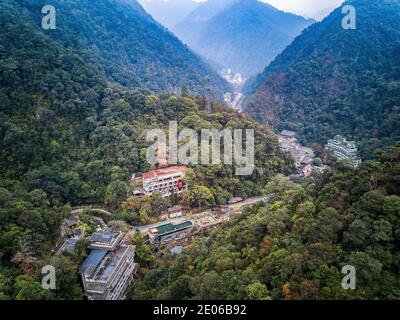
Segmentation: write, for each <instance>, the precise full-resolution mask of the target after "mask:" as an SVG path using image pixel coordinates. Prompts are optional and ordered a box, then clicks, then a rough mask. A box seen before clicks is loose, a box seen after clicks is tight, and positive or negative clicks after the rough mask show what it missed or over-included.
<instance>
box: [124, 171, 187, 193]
mask: <svg viewBox="0 0 400 320" xmlns="http://www.w3.org/2000/svg"><path fill="white" fill-rule="evenodd" d="M187 170H188V167H186V166H179V167H167V168H160V169H157V170H152V171H149V172H145V173H139V174H135V175H133V176H132V180H131V182H132V183H133V184H136V183H140V184H141V186H140V187H138V188H136V189H135V190H134V191H133V195H135V196H139V197H141V196H145V195H148V196H151V195H152V194H153V193H154V192H156V191H158V192H160V193H161V195H162V196H163V197H169V196H171V195H172V194H179V193H181V192H182V191H183V190H185V189H187V188H188V185H187V184H186V183H184V181H183V178H184V177H185V173H186V171H187Z"/></svg>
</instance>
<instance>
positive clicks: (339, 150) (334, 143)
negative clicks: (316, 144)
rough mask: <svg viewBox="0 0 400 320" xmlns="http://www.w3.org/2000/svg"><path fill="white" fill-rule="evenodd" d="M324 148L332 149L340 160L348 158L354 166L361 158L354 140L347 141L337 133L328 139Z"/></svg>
mask: <svg viewBox="0 0 400 320" xmlns="http://www.w3.org/2000/svg"><path fill="white" fill-rule="evenodd" d="M325 149H326V150H330V151H333V153H334V154H335V156H336V157H338V159H340V160H349V161H350V162H351V164H352V165H353V166H354V167H358V166H359V165H360V164H361V162H362V161H361V158H360V157H358V155H357V153H358V149H357V146H356V143H355V142H354V141H347V140H346V138H344V137H342V136H341V135H337V136H336V137H334V138H333V139H330V140H328V143H327V144H326V146H325Z"/></svg>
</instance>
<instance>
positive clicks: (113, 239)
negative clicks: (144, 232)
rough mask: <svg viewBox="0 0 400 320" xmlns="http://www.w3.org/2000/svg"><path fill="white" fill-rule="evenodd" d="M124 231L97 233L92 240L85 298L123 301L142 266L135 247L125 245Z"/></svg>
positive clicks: (83, 273)
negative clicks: (136, 260)
mask: <svg viewBox="0 0 400 320" xmlns="http://www.w3.org/2000/svg"><path fill="white" fill-rule="evenodd" d="M122 238H123V234H122V233H121V232H111V231H110V230H105V231H104V232H95V233H94V234H92V236H91V237H90V238H89V243H90V245H89V248H91V249H92V250H91V252H90V254H89V256H88V257H87V258H86V259H85V261H84V262H83V263H82V265H81V268H80V273H81V276H82V282H83V287H84V290H85V295H86V296H87V298H88V299H89V300H120V299H123V298H124V294H125V291H126V289H127V288H128V286H129V285H130V284H131V283H132V281H133V277H134V274H135V273H136V272H137V269H138V267H139V265H138V264H137V263H135V246H131V245H125V244H123V243H122V242H121V240H122Z"/></svg>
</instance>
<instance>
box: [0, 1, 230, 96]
mask: <svg viewBox="0 0 400 320" xmlns="http://www.w3.org/2000/svg"><path fill="white" fill-rule="evenodd" d="M2 5H3V8H6V9H5V10H6V11H5V12H4V15H5V16H7V15H18V16H19V17H20V19H21V20H24V22H25V23H27V24H31V25H32V26H34V27H35V28H36V30H37V31H38V32H41V33H42V34H43V35H44V36H46V37H47V38H49V39H52V40H53V41H55V42H57V44H59V45H61V46H63V47H65V48H68V49H71V50H73V51H74V52H75V53H77V54H79V56H80V57H81V58H82V59H84V60H85V61H88V62H90V63H91V64H93V65H95V66H96V67H97V68H98V69H99V71H101V72H103V73H105V74H106V76H107V79H108V80H109V81H111V82H117V83H120V84H122V85H124V86H128V87H140V88H147V89H149V90H152V91H155V92H163V91H172V90H173V89H175V88H179V89H180V88H181V87H183V86H185V87H187V88H188V89H189V90H192V91H193V92H194V93H198V94H204V90H205V89H204V87H205V84H206V80H205V78H206V77H207V76H210V78H211V82H212V84H213V87H214V88H215V92H213V94H214V95H215V97H216V98H217V97H218V98H220V97H222V94H223V93H224V92H225V91H227V90H228V88H229V86H228V85H227V84H226V83H225V81H224V80H222V79H221V78H220V77H219V76H218V75H217V74H216V73H215V72H214V71H213V70H212V69H211V68H210V67H209V66H208V65H206V64H205V63H204V62H203V61H201V59H200V58H199V57H198V56H197V55H196V54H194V53H193V52H191V51H190V50H189V49H188V48H187V47H186V46H184V45H183V44H182V43H181V42H180V41H179V40H178V39H177V38H176V37H175V36H174V35H173V34H172V33H170V32H169V31H168V30H167V29H165V28H164V27H162V26H161V25H160V24H159V23H158V22H156V21H155V20H154V19H153V18H152V17H151V16H150V15H149V14H147V13H146V12H145V11H144V9H143V8H142V7H141V6H140V4H139V3H138V2H137V1H136V0H99V1H91V0H71V1H61V0H51V1H41V0H21V1H14V0H6V1H2ZM44 5H53V6H54V7H55V8H56V10H57V28H56V30H47V31H46V30H43V29H42V28H41V22H42V17H43V16H44V15H43V14H42V13H41V10H42V7H43V6H44Z"/></svg>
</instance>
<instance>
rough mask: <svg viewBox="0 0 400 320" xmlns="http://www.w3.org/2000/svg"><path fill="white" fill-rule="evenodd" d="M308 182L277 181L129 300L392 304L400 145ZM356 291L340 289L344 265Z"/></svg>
mask: <svg viewBox="0 0 400 320" xmlns="http://www.w3.org/2000/svg"><path fill="white" fill-rule="evenodd" d="M375 156H376V158H375V160H373V161H367V162H365V163H364V164H363V165H362V166H361V167H360V168H358V169H356V170H354V169H352V168H351V167H348V166H344V165H339V166H337V167H336V168H335V169H332V170H330V171H329V172H326V173H324V174H323V175H321V176H320V177H319V178H318V179H317V180H316V183H315V184H313V185H304V186H302V185H300V184H295V183H293V182H291V181H289V180H288V179H287V178H286V177H283V176H276V177H275V178H273V179H272V180H271V181H270V182H269V183H268V184H267V185H266V187H265V192H266V194H268V195H269V200H268V201H267V203H266V204H265V205H261V204H260V205H258V206H255V207H253V208H251V209H249V210H247V212H246V213H245V214H244V215H242V216H241V217H240V218H238V219H236V220H234V221H232V222H230V223H229V225H228V226H226V227H225V228H218V229H216V230H214V231H213V232H212V233H211V234H210V236H209V237H204V238H198V239H196V241H193V242H192V243H190V244H189V245H187V246H186V247H185V249H184V252H183V253H182V254H181V255H178V256H177V255H173V254H166V255H164V256H163V257H162V258H160V259H159V260H158V261H157V262H156V264H157V268H155V269H152V270H147V271H146V272H145V273H144V276H143V277H142V280H141V281H140V282H139V283H137V285H136V286H135V287H134V289H133V290H132V292H131V297H132V298H133V299H257V300H267V299H288V300H290V299H399V298H400V277H399V276H400V274H399V272H400V270H399V263H400V260H399V259H400V254H399V251H398V249H397V248H398V246H399V243H400V145H399V144H397V145H396V146H394V147H392V148H390V149H389V150H386V151H379V152H377V153H376V155H375ZM346 265H351V266H354V267H355V268H356V270H357V283H356V285H357V289H356V290H347V291H346V290H344V289H343V288H342V285H341V283H342V278H343V274H342V273H341V270H342V268H343V267H344V266H346Z"/></svg>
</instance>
